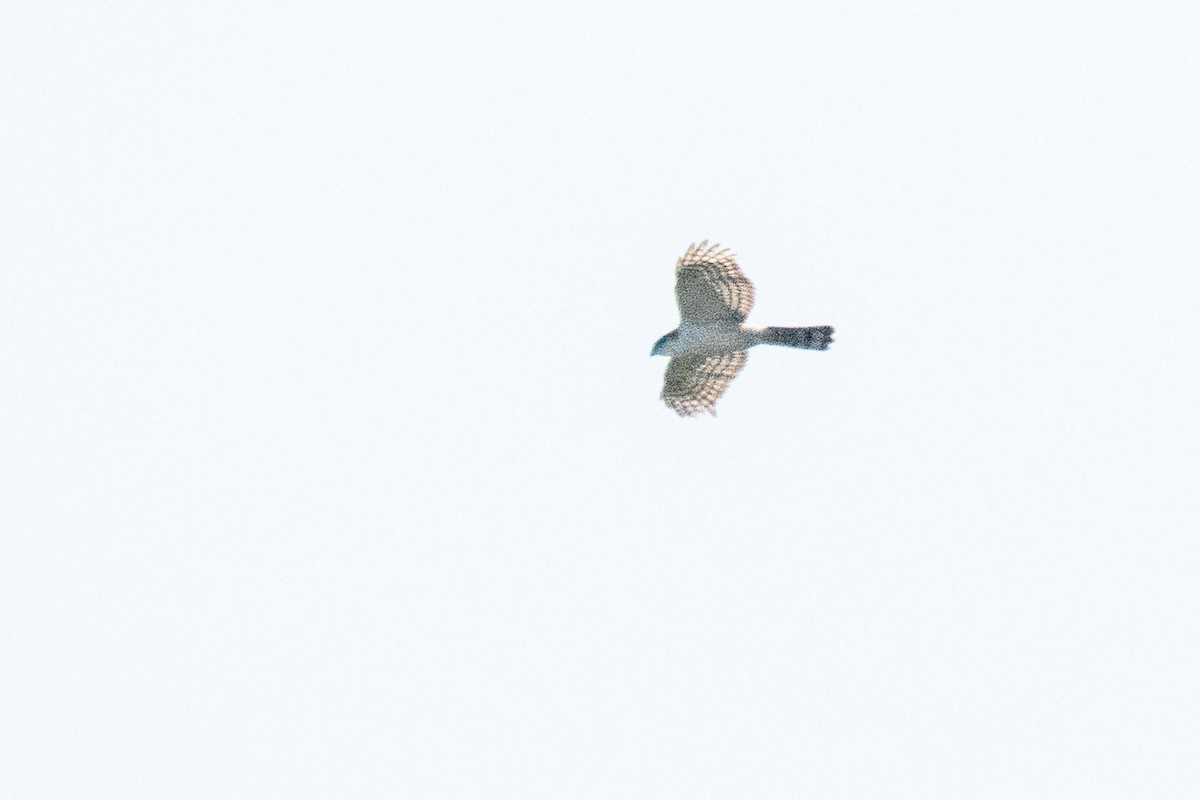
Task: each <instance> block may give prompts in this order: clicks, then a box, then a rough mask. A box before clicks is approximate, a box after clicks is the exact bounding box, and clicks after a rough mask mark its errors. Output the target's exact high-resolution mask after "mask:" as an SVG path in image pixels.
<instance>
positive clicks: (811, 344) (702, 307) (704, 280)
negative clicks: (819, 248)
mask: <svg viewBox="0 0 1200 800" xmlns="http://www.w3.org/2000/svg"><path fill="white" fill-rule="evenodd" d="M720 247H721V246H720V245H718V244H714V245H713V246H712V247H709V246H708V240H707V239H706V240H704V241H703V242H701V243H700V244H693V245H692V246H691V247H689V248H688V249H687V252H686V253H684V254H683V255H682V256H681V257H680V259H679V260H678V261H677V262H676V263H675V300H676V302H677V303H679V327H678V328H676V329H675V330H673V331H671V332H670V333H668V334H667V335H666V336H664V337H662V338H661V339H659V340H658V341H657V342H655V343H654V349H653V350H652V351H650V355H652V356H669V357H670V359H671V360H670V361H668V362H667V373H666V375H665V376H663V390H662V399H663V402H664V403H666V404H667V405H668V406H669V407H670V408H672V409H673V410H674V411H675V413H677V414H679V416H681V417H691V416H694V415H696V414H699V413H701V412H702V411H707V412H709V413H710V414H713V415H714V416H715V415H716V413H717V411H716V406H717V400H718V399H720V397H721V395H722V394H724V393H725V390H726V389H728V388H729V383H730V381H732V380H733V379H734V378H735V377H737V374H738V372H740V371H741V369H742V367H744V366H746V351H747V350H748V349H749V348H751V347H754V346H755V345H756V344H777V345H782V346H784V347H798V348H801V349H803V350H826V349H828V348H829V345H830V344H831V343H832V342H833V328H831V327H829V326H828V325H822V326H818V327H815V328H752V327H750V326H748V325H743V324H742V323H743V322H745V320H746V315H747V314H749V313H750V307H751V306H753V305H754V284H752V283H751V282H750V279H749V278H747V277H746V276H745V275H743V274H742V271H741V270H740V269H739V268H738V265H737V262H736V261H735V260H734V257H733V254H732V253H730V252H729V249H728V248H726V249H724V250H722V249H720Z"/></svg>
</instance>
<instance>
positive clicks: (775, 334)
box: [762, 325, 833, 350]
mask: <svg viewBox="0 0 1200 800" xmlns="http://www.w3.org/2000/svg"><path fill="white" fill-rule="evenodd" d="M762 341H763V344H779V345H783V346H784V347H800V348H803V349H805V350H828V349H829V345H830V344H832V343H833V328H831V327H829V326H828V325H818V326H817V327H815V328H764V329H763V332H762Z"/></svg>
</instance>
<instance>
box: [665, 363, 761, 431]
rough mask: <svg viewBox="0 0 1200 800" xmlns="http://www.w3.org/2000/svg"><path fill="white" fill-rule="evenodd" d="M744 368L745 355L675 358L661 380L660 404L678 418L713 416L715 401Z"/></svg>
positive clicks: (668, 365)
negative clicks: (704, 414)
mask: <svg viewBox="0 0 1200 800" xmlns="http://www.w3.org/2000/svg"><path fill="white" fill-rule="evenodd" d="M744 366H746V351H745V350H738V351H737V352H735V353H726V354H724V355H720V356H675V357H674V358H672V359H671V361H670V362H669V363H668V364H667V374H666V375H665V376H664V378H663V390H662V399H663V402H664V403H666V404H667V405H668V406H670V407H671V408H672V409H674V410H675V413H676V414H678V415H679V416H681V417H690V416H693V415H695V414H699V413H700V412H702V411H707V412H709V413H710V414H713V415H715V414H716V413H717V412H716V406H717V400H719V399H720V397H721V395H723V394H724V393H725V390H726V389H728V388H729V383H730V381H732V380H733V379H734V378H736V377H737V374H738V372H740V371H741V369H742V367H744Z"/></svg>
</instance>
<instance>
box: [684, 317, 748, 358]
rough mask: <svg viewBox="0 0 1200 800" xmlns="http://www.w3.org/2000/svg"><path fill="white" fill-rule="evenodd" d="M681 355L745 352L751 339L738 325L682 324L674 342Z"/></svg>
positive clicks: (725, 323) (717, 323)
mask: <svg viewBox="0 0 1200 800" xmlns="http://www.w3.org/2000/svg"><path fill="white" fill-rule="evenodd" d="M674 344H675V348H676V350H677V351H678V353H679V355H721V354H723V353H733V352H736V351H738V350H745V349H746V348H747V347H749V346H750V344H751V342H750V337H749V336H748V335H747V333H746V332H745V331H743V330H742V327H741V326H740V325H738V324H737V323H731V322H706V323H702V324H698V325H697V324H682V325H680V326H679V337H678V338H677V339H676V340H675V342H674Z"/></svg>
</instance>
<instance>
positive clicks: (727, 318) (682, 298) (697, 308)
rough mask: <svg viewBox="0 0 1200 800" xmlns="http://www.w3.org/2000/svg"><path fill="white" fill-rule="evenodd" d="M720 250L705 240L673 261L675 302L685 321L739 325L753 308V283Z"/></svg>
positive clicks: (727, 251)
mask: <svg viewBox="0 0 1200 800" xmlns="http://www.w3.org/2000/svg"><path fill="white" fill-rule="evenodd" d="M720 247H721V246H720V245H719V244H714V245H713V246H712V247H709V246H708V240H707V239H706V240H704V241H703V242H701V243H700V244H698V245H697V244H693V245H692V246H691V247H689V248H688V249H687V252H686V253H684V254H683V255H682V256H681V257H680V259H679V261H677V262H675V299H676V300H677V301H678V302H679V316H680V317H682V318H683V319H685V320H687V321H688V322H742V321H743V320H745V319H746V315H748V314H749V313H750V307H751V306H753V305H754V284H752V283H751V282H750V279H749V278H747V277H746V276H745V275H743V274H742V271H741V269H739V268H738V265H737V261H735V260H734V257H733V254H732V253H730V252H729V249H728V248H726V249H724V250H722V249H720Z"/></svg>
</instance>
